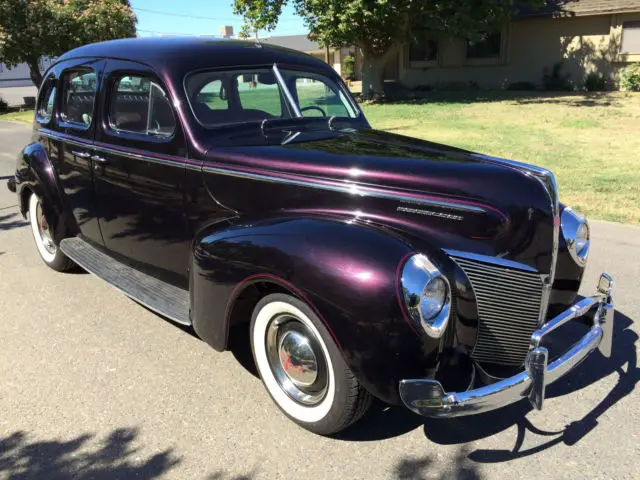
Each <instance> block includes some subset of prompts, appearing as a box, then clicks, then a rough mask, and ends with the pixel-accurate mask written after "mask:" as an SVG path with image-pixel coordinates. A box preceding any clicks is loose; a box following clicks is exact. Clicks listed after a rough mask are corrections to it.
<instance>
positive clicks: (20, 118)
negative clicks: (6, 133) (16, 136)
mask: <svg viewBox="0 0 640 480" xmlns="http://www.w3.org/2000/svg"><path fill="white" fill-rule="evenodd" d="M0 120H11V121H14V122H25V123H31V122H33V110H23V111H22V112H9V113H0Z"/></svg>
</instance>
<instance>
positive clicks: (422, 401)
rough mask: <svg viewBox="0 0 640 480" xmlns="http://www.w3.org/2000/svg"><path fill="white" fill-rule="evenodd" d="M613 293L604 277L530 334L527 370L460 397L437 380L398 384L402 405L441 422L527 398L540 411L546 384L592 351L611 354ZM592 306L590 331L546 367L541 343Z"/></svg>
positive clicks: (545, 352) (544, 351) (416, 380)
mask: <svg viewBox="0 0 640 480" xmlns="http://www.w3.org/2000/svg"><path fill="white" fill-rule="evenodd" d="M612 292H613V280H612V278H611V277H610V276H609V275H607V274H606V273H603V274H602V275H601V276H600V280H599V282H598V291H597V293H596V294H595V295H594V296H592V297H588V298H584V299H582V300H580V301H579V302H577V303H576V304H575V305H573V306H572V307H571V308H569V309H567V310H565V311H564V312H562V313H561V314H559V315H557V316H556V317H555V318H554V319H553V320H550V321H549V322H547V323H546V324H544V325H543V326H542V327H541V328H540V329H538V330H536V331H535V332H533V335H532V336H531V345H530V348H529V353H528V354H527V358H526V360H525V370H524V371H522V372H520V373H519V374H517V375H514V376H513V377H509V378H505V379H504V380H500V381H499V382H496V383H493V384H491V385H486V386H484V387H480V388H477V389H474V390H468V391H466V392H460V393H451V392H445V391H444V389H443V388H442V385H441V384H440V382H438V381H437V380H429V379H407V380H401V381H400V397H401V398H402V401H403V403H404V404H405V405H406V406H407V407H408V408H409V409H411V410H412V411H414V412H415V413H417V414H419V415H423V416H425V417H441V418H448V417H458V416H463V415H471V414H476V413H482V412H488V411H490V410H494V409H496V408H500V407H503V406H505V405H510V404H512V403H515V402H517V401H518V400H521V399H522V398H525V397H527V398H528V399H529V402H531V405H532V406H533V407H534V408H536V409H538V410H540V409H541V408H542V404H543V402H544V395H545V389H546V386H547V385H548V384H550V383H552V382H555V381H556V380H558V379H559V378H561V377H562V376H564V375H566V374H567V373H568V372H569V371H571V370H572V369H573V368H575V367H576V366H577V365H578V364H579V363H580V362H582V360H584V359H585V358H586V357H587V355H589V354H590V353H591V352H593V351H594V350H595V349H596V348H599V349H600V352H601V353H602V354H603V355H604V356H605V357H610V356H611V347H612V337H613V315H614V308H613V299H612ZM593 308H597V310H596V312H595V314H594V316H593V326H592V327H591V329H590V330H589V332H588V333H587V334H586V335H584V336H583V337H582V338H581V339H580V341H578V342H577V343H576V344H575V345H573V346H572V347H571V348H570V349H569V350H568V351H567V352H565V353H564V354H563V355H561V356H560V357H559V358H558V359H556V360H554V361H553V362H551V363H548V358H549V352H548V350H547V349H546V348H545V347H541V346H540V344H541V342H542V339H543V338H544V337H545V336H546V335H548V334H549V333H551V332H553V331H554V330H556V329H557V328H558V327H560V326H562V325H564V324H565V323H567V322H570V321H572V320H575V319H577V318H579V317H582V316H583V315H585V314H586V313H588V312H590V311H591V309H593Z"/></svg>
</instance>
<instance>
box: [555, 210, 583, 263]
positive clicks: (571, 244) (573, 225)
mask: <svg viewBox="0 0 640 480" xmlns="http://www.w3.org/2000/svg"><path fill="white" fill-rule="evenodd" d="M561 225H562V235H563V236H564V240H565V242H566V244H567V249H568V250H569V253H570V254H571V257H572V258H573V260H574V261H575V262H576V263H578V264H579V265H584V264H585V263H586V262H587V257H588V256H589V223H588V222H587V219H586V218H584V217H583V216H582V215H579V214H577V213H576V212H574V211H573V210H571V209H570V208H568V207H567V208H565V209H564V210H563V211H562V218H561Z"/></svg>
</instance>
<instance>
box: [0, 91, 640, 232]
mask: <svg viewBox="0 0 640 480" xmlns="http://www.w3.org/2000/svg"><path fill="white" fill-rule="evenodd" d="M363 110H364V112H365V114H366V116H367V118H368V119H369V121H370V122H371V124H372V125H373V127H375V128H379V129H382V130H388V131H391V132H394V133H400V134H403V135H409V136H413V137H419V138H424V139H428V140H432V141H436V142H441V143H445V144H449V145H454V146H457V147H461V148H466V149H470V150H475V151H479V152H482V153H486V154H490V155H496V156H501V157H506V158H511V159H514V160H520V161H524V162H529V163H533V164H536V165H540V166H543V167H546V168H549V169H550V170H552V171H553V172H554V173H555V175H556V178H557V180H558V186H559V188H560V198H561V200H562V201H563V202H564V203H566V204H568V205H571V206H573V207H575V208H576V209H577V210H579V211H580V212H582V213H584V214H585V215H588V216H589V217H590V218H598V219H604V220H613V221H617V222H627V223H635V224H640V94H627V93H607V94H591V95H583V94H572V95H551V96H545V97H536V96H532V95H530V94H524V93H516V92H490V93H484V92H483V93H473V94H472V93H466V92H455V93H449V94H445V93H434V94H432V95H430V96H429V97H428V98H427V99H425V100H424V101H422V102H420V103H395V104H373V105H371V104H365V105H363ZM4 119H6V120H21V121H25V122H29V123H30V122H31V121H32V120H33V111H25V112H14V113H9V114H5V115H0V120H4Z"/></svg>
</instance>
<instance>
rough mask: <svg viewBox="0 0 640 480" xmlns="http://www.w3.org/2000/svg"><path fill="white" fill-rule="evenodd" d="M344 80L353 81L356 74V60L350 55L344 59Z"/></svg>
mask: <svg viewBox="0 0 640 480" xmlns="http://www.w3.org/2000/svg"><path fill="white" fill-rule="evenodd" d="M342 71H343V75H344V78H346V79H347V80H353V79H354V78H355V72H356V58H355V57H354V56H353V55H352V54H349V55H347V56H346V57H344V67H343V68H342Z"/></svg>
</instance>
